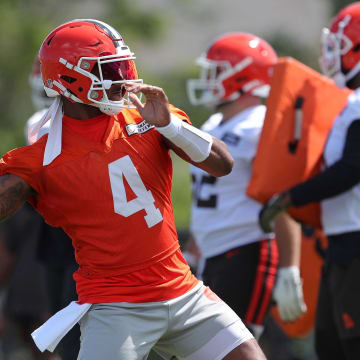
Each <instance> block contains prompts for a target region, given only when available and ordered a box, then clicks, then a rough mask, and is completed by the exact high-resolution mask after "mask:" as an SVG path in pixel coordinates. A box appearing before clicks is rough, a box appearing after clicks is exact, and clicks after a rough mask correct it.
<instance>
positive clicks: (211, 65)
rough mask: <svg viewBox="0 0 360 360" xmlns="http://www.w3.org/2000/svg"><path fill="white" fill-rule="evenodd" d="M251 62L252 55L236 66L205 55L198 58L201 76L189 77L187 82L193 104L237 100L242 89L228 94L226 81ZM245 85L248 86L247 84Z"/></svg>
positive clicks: (211, 103)
mask: <svg viewBox="0 0 360 360" xmlns="http://www.w3.org/2000/svg"><path fill="white" fill-rule="evenodd" d="M251 63H252V59H251V57H246V58H245V59H243V60H242V61H240V62H239V63H238V64H236V65H235V66H232V65H231V63H230V62H229V61H215V60H210V59H208V58H206V56H205V55H203V56H201V57H200V58H198V59H197V60H196V64H197V65H199V66H200V68H201V70H200V78H199V79H189V80H188V82H187V91H188V96H189V100H190V102H191V104H193V105H209V106H217V105H220V104H221V103H224V102H229V101H233V100H236V99H237V98H238V97H240V96H241V91H236V92H234V93H233V94H231V95H230V96H226V89H225V87H224V83H226V81H227V79H229V78H231V77H232V76H233V75H234V74H236V73H239V72H240V71H242V70H243V69H245V68H246V67H247V66H249V65H250V64H251ZM244 87H246V84H245V86H244ZM225 96H226V99H225V98H224V97H225Z"/></svg>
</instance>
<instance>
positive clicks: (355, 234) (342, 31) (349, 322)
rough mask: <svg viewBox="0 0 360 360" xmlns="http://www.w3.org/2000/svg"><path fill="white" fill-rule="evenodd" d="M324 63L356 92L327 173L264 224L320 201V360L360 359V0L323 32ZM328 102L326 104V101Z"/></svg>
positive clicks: (328, 153) (267, 213) (277, 206)
mask: <svg viewBox="0 0 360 360" xmlns="http://www.w3.org/2000/svg"><path fill="white" fill-rule="evenodd" d="M322 42H323V51H322V56H321V58H320V63H321V65H322V68H323V72H324V73H325V74H326V75H327V76H329V77H330V78H332V79H334V81H335V82H336V84H337V85H338V86H339V87H344V86H347V87H348V88H350V89H352V90H354V92H353V93H352V94H351V95H349V98H348V103H347V105H346V107H345V108H344V109H343V111H342V112H341V113H340V114H339V115H338V116H337V118H336V119H335V122H334V124H333V127H332V130H331V131H330V133H329V135H328V139H327V142H326V146H325V149H324V162H325V168H324V171H323V172H321V173H320V174H318V175H316V176H315V177H313V178H311V179H309V180H308V181H305V182H303V183H301V184H298V185H296V186H294V187H292V188H290V189H289V190H287V191H285V192H283V193H282V194H279V195H276V196H275V197H274V198H272V199H271V200H270V201H269V203H268V204H266V205H265V206H264V208H263V209H262V212H261V216H260V223H261V226H262V227H263V229H264V230H265V231H269V230H271V224H272V222H273V220H274V219H276V218H277V216H279V214H280V213H282V212H283V211H286V210H287V209H288V208H289V207H290V206H302V205H306V204H309V203H311V202H320V203H321V210H322V226H323V229H324V232H325V234H326V235H327V236H328V246H329V247H328V251H327V253H326V259H325V264H324V269H323V272H322V279H321V284H320V292H319V297H318V306H317V316H316V324H315V347H316V352H317V355H318V358H319V359H320V360H323V359H324V360H325V359H347V360H351V359H358V358H359V354H360V312H359V303H360V284H359V279H358V276H359V273H360V186H359V181H360V162H359V159H360V141H359V139H360V92H359V87H360V51H359V49H360V2H355V3H353V4H351V5H349V6H347V7H345V8H344V9H342V10H341V11H340V12H339V13H338V14H337V16H336V17H335V18H334V19H333V20H332V22H331V24H330V27H329V28H326V29H324V30H323V34H322ZM323 106H326V104H323Z"/></svg>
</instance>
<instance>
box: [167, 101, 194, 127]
mask: <svg viewBox="0 0 360 360" xmlns="http://www.w3.org/2000/svg"><path fill="white" fill-rule="evenodd" d="M170 111H171V112H172V113H173V114H174V115H176V116H177V117H178V118H180V119H181V120H183V121H186V122H187V123H188V124H190V125H192V123H191V121H190V118H189V116H188V115H187V114H186V112H185V111H182V110H181V109H178V108H177V107H175V106H174V105H172V104H170Z"/></svg>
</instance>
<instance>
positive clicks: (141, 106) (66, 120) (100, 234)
mask: <svg viewBox="0 0 360 360" xmlns="http://www.w3.org/2000/svg"><path fill="white" fill-rule="evenodd" d="M39 59H40V63H41V74H42V79H43V83H44V88H45V91H46V93H47V95H48V96H50V97H54V102H53V104H52V105H51V106H50V108H49V110H48V111H47V112H46V113H45V114H44V116H43V118H42V119H41V120H40V121H39V122H36V123H35V124H33V125H32V126H31V127H30V128H29V143H30V144H32V145H30V146H25V147H22V148H18V149H14V150H12V151H10V152H8V153H7V154H6V155H4V156H3V158H2V160H1V164H0V173H1V176H0V194H1V200H0V218H1V219H5V218H6V217H8V216H9V215H11V214H12V213H14V212H15V211H16V210H17V209H18V208H19V207H20V206H21V205H22V204H23V203H24V202H25V201H29V202H30V203H31V204H32V205H33V206H34V207H35V209H36V210H37V211H38V212H39V213H40V214H41V215H42V216H43V217H44V219H45V221H46V222H47V223H48V224H50V225H53V226H58V227H62V228H63V229H64V230H65V232H66V233H67V234H68V235H69V236H70V237H71V238H72V243H73V246H74V248H75V256H76V260H77V263H78V264H79V269H78V270H77V271H76V273H75V274H74V278H75V280H76V286H77V293H78V302H77V303H76V305H73V306H70V307H68V309H67V310H66V311H65V312H60V313H58V314H57V315H55V316H57V318H56V319H57V321H56V326H52V327H49V328H48V329H49V331H46V334H45V335H48V336H49V337H52V336H53V339H51V340H52V341H55V343H56V341H59V337H61V336H63V335H64V333H66V331H68V329H69V327H71V324H70V323H68V319H69V318H70V317H72V318H73V319H75V320H74V321H78V320H79V321H80V326H81V333H82V334H81V347H80V352H79V356H78V359H80V360H85V359H86V360H95V359H96V360H98V359H114V360H115V359H118V360H120V359H127V360H135V359H146V358H147V356H148V354H149V352H150V350H151V349H152V348H153V349H154V350H155V351H157V352H158V353H159V354H160V355H161V356H162V357H163V358H164V359H189V360H190V359H193V360H197V359H199V360H200V359H228V360H229V359H230V360H231V359H244V360H247V359H256V360H257V359H259V360H262V359H265V356H264V355H263V353H262V351H261V350H260V348H259V346H258V344H257V342H256V341H255V339H254V338H253V337H252V335H251V334H250V332H249V331H248V330H247V329H246V327H245V326H244V324H243V323H242V321H241V320H240V318H239V317H238V316H237V315H236V314H235V313H234V312H233V311H232V310H231V309H230V307H229V306H228V305H226V304H225V303H224V302H223V301H222V300H220V299H219V298H218V297H217V296H216V295H215V294H214V293H213V292H212V291H211V290H210V289H209V288H206V287H205V286H203V284H202V283H201V282H200V281H198V280H197V279H196V277H195V276H194V275H193V274H192V273H191V271H190V269H189V266H188V265H187V263H186V261H185V260H184V258H183V256H182V254H181V252H180V249H179V243H178V239H177V233H176V229H175V224H174V218H173V208H172V204H171V196H170V191H171V180H172V163H171V158H170V155H169V150H170V149H171V150H173V151H175V153H176V154H178V155H179V156H180V157H182V158H183V159H184V160H186V161H188V162H190V163H191V164H193V165H195V166H197V167H199V168H201V169H203V170H204V171H207V172H208V173H209V174H210V175H212V176H215V177H219V176H223V175H226V174H228V173H229V172H231V170H232V165H233V159H232V157H231V155H230V154H229V152H228V150H227V147H226V145H225V144H224V143H223V142H221V141H220V140H218V139H217V138H215V137H213V136H211V135H209V134H207V133H205V132H203V131H200V130H198V129H196V128H194V127H193V126H191V124H190V121H189V119H188V117H187V115H186V114H185V113H184V112H183V111H181V110H180V109H177V108H176V107H174V106H172V105H169V103H168V99H167V96H166V94H165V93H164V91H163V90H162V89H161V88H158V87H155V86H151V85H147V84H143V83H142V80H141V79H139V78H138V75H137V71H136V67H135V63H134V59H135V57H134V54H133V53H132V52H131V51H130V49H129V47H128V46H127V45H126V44H125V42H124V41H123V39H122V37H121V35H120V34H119V33H118V32H117V31H116V30H115V29H113V28H112V27H111V26H109V25H107V24H105V23H103V22H100V21H97V20H91V19H86V20H73V21H70V22H68V23H65V24H63V25H61V26H59V27H57V28H55V29H54V30H53V31H52V32H51V33H50V34H49V35H48V36H47V37H46V38H45V40H44V42H43V44H42V46H41V48H40V52H39ZM136 94H143V95H144V96H145V97H146V102H145V103H143V102H142V101H141V100H140V98H139V97H138V96H137V95H136ZM48 121H50V128H49V133H48V134H45V135H43V136H41V137H40V138H39V139H38V140H37V141H35V142H34V139H37V138H38V137H39V133H41V128H42V127H43V126H44V125H46V123H47V122H48ZM77 309H78V310H77ZM74 314H75V315H74ZM65 315H66V316H65ZM50 321H51V319H50ZM56 327H62V329H61V331H60V332H61V333H62V335H61V336H59V334H56V335H52V334H53V333H54V331H55V330H56V329H55V330H54V328H56ZM40 335H41V336H40ZM42 335H44V332H42V333H41V331H40V333H38V332H36V333H35V335H34V339H35V340H36V341H37V343H39V344H40V343H41V341H42V339H41V337H42ZM45 348H49V349H52V348H53V347H46V346H45Z"/></svg>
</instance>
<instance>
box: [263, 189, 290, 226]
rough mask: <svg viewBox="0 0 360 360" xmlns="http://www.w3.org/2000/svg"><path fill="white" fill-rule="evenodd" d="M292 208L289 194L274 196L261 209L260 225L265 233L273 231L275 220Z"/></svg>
mask: <svg viewBox="0 0 360 360" xmlns="http://www.w3.org/2000/svg"><path fill="white" fill-rule="evenodd" d="M290 206H291V198H290V195H289V193H288V192H284V193H282V194H280V195H274V196H273V197H272V198H271V199H270V200H269V201H268V202H267V203H266V204H265V205H264V206H263V207H262V209H261V211H260V214H259V224H260V227H261V228H262V229H263V231H264V232H266V233H269V232H272V231H273V222H274V220H275V218H276V217H277V216H278V215H279V214H281V213H282V212H284V211H286V210H287V209H288V208H289V207H290Z"/></svg>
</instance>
